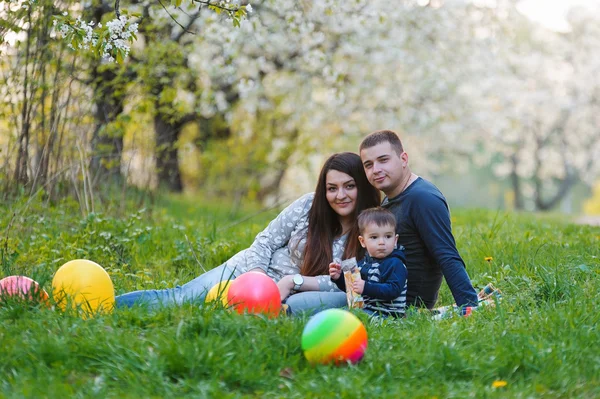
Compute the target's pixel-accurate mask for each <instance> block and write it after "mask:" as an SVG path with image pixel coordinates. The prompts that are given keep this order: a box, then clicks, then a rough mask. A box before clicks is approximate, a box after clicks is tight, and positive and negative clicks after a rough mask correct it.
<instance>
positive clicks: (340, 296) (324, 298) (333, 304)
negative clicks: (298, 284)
mask: <svg viewBox="0 0 600 399" xmlns="http://www.w3.org/2000/svg"><path fill="white" fill-rule="evenodd" d="M285 303H286V304H287V305H288V306H289V312H290V313H291V314H293V315H297V314H301V313H307V314H309V315H312V314H315V313H318V312H320V311H321V310H325V309H330V308H343V307H345V306H347V305H348V302H347V300H346V293H345V292H339V291H338V292H323V291H306V292H300V293H298V294H294V295H292V296H290V297H289V298H288V299H286V301H285Z"/></svg>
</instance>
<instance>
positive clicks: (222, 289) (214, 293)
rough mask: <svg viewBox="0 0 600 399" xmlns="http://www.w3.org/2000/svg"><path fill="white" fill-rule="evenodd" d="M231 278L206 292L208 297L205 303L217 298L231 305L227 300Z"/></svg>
mask: <svg viewBox="0 0 600 399" xmlns="http://www.w3.org/2000/svg"><path fill="white" fill-rule="evenodd" d="M229 283H231V280H224V281H221V282H220V283H217V284H215V285H214V286H213V287H212V288H211V289H210V290H208V293H207V294H206V298H204V302H205V303H209V302H212V301H216V300H221V302H222V303H223V306H229V303H228V300H227V293H228V292H229V286H230V284H229Z"/></svg>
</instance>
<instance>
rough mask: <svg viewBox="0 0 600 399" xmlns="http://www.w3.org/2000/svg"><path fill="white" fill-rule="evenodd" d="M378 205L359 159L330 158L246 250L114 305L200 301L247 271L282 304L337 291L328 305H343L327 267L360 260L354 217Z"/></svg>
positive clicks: (127, 296) (348, 156)
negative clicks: (263, 277)
mask: <svg viewBox="0 0 600 399" xmlns="http://www.w3.org/2000/svg"><path fill="white" fill-rule="evenodd" d="M379 202H380V195H379V191H378V190H377V189H375V188H374V187H373V186H371V184H369V182H368V180H367V177H366V175H365V172H364V169H363V166H362V163H361V160H360V157H359V156H358V155H356V154H354V153H351V152H343V153H338V154H334V155H332V156H331V157H329V159H327V161H326V162H325V164H324V165H323V168H322V169H321V173H320V175H319V181H318V182H317V188H316V190H315V193H314V194H313V193H310V194H305V195H303V196H302V197H300V198H299V199H297V200H296V201H294V202H293V203H292V204H291V205H289V206H288V207H287V208H285V209H284V210H283V211H282V212H281V213H280V214H279V215H278V216H277V217H276V218H275V219H274V220H273V221H271V223H269V225H268V226H267V228H266V229H265V230H263V231H262V232H261V233H259V234H258V235H257V236H256V239H255V240H254V243H252V245H251V246H250V248H248V249H245V250H243V251H241V252H239V253H237V254H236V255H234V256H233V257H232V258H231V259H229V260H228V261H227V262H225V263H224V264H222V265H221V266H218V267H216V268H215V269H212V270H210V271H208V272H206V273H204V274H202V275H201V276H199V277H196V278H195V279H194V280H192V281H190V282H188V283H186V284H184V285H183V286H178V287H175V288H170V289H164V290H146V291H135V292H130V293H127V294H123V295H119V296H117V298H116V303H117V306H118V307H122V306H132V305H133V304H135V303H143V304H147V305H160V304H163V305H167V304H172V303H175V304H181V303H182V302H184V301H193V300H203V299H204V297H205V296H206V293H207V292H208V290H210V288H211V287H213V286H214V285H215V284H217V283H218V282H220V281H222V280H227V279H234V278H236V277H238V276H239V275H241V274H242V273H245V272H249V271H258V272H262V273H265V274H267V275H268V276H269V277H271V278H272V279H273V280H274V281H275V282H277V285H278V287H279V291H280V294H281V299H282V300H284V299H285V298H287V297H288V296H289V295H290V294H291V293H292V292H301V291H338V293H339V294H340V295H338V296H336V297H335V298H336V299H335V300H333V303H330V304H329V306H343V305H344V303H345V300H346V299H345V298H346V296H345V293H342V292H340V291H339V290H338V288H337V287H336V286H335V284H333V283H332V282H331V279H330V278H329V263H330V262H331V261H332V260H333V259H336V258H337V259H347V258H351V257H359V258H360V257H362V248H361V247H360V245H359V242H358V226H357V225H356V217H357V216H358V214H359V213H360V211H362V210H363V209H366V208H371V207H374V206H377V205H379ZM329 302H332V300H331V299H329ZM315 306H316V305H315Z"/></svg>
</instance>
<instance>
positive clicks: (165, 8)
mask: <svg viewBox="0 0 600 399" xmlns="http://www.w3.org/2000/svg"><path fill="white" fill-rule="evenodd" d="M158 2H159V3H160V6H161V7H162V8H163V10H165V11H166V13H167V14H168V15H169V17H171V19H172V20H173V21H174V22H175V23H176V24H177V25H179V26H180V27H181V29H183V30H184V32H185V33H191V34H192V35H195V34H196V32H192V31H190V30H187V28H186V27H185V26H183V25H182V24H181V23H180V22H179V21H178V20H177V19H176V18H175V17H174V16H173V14H171V13H170V12H169V10H167V7H166V6H165V5H164V4H163V2H162V1H161V0H158Z"/></svg>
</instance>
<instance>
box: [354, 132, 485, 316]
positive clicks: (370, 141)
mask: <svg viewBox="0 0 600 399" xmlns="http://www.w3.org/2000/svg"><path fill="white" fill-rule="evenodd" d="M360 157H361V160H362V162H363V166H364V168H365V173H366V174H367V178H368V179H369V182H370V183H371V184H372V185H373V186H375V187H376V188H378V189H379V190H381V191H383V192H384V193H385V195H386V196H385V198H384V199H383V202H382V204H381V205H382V206H383V207H384V208H387V209H389V210H390V211H392V213H394V215H395V216H396V220H397V224H396V233H397V234H398V236H399V237H398V243H399V244H400V245H403V246H404V248H405V251H406V252H405V254H406V267H407V269H408V292H407V296H406V301H407V305H409V306H410V305H414V306H426V307H427V308H429V309H432V308H433V306H434V305H435V302H436V301H437V297H438V292H439V289H440V286H441V284H442V276H443V277H444V278H445V279H446V282H447V283H448V286H449V287H450V291H451V292H452V295H453V296H454V300H455V301H456V304H457V305H458V306H477V293H476V292H475V289H474V288H473V285H472V284H471V280H470V279H469V275H468V274H467V271H466V269H465V263H464V262H463V260H462V258H461V257H460V255H459V253H458V250H457V249H456V243H455V241H454V236H453V235H452V228H451V225H450V211H449V209H448V204H447V203H446V199H445V198H444V196H443V195H442V193H441V192H440V191H439V190H438V189H437V187H435V186H434V185H433V184H432V183H430V182H428V181H427V180H425V179H423V178H421V177H419V176H417V175H416V174H414V173H412V172H411V170H410V167H409V166H408V154H407V153H406V152H404V149H403V148H402V143H401V142H400V139H399V138H398V135H397V134H396V133H394V132H393V131H390V130H381V131H377V132H373V133H371V134H369V135H368V136H367V137H365V139H364V140H363V141H362V143H361V144H360Z"/></svg>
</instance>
